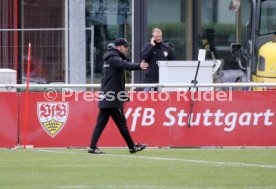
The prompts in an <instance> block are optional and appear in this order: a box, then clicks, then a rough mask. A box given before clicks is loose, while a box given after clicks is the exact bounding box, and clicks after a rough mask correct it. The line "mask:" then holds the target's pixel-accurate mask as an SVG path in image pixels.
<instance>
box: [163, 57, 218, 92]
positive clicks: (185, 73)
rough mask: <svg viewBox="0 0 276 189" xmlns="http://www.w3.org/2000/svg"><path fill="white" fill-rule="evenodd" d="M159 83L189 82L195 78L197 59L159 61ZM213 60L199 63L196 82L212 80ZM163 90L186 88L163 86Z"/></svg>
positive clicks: (209, 81) (210, 81)
mask: <svg viewBox="0 0 276 189" xmlns="http://www.w3.org/2000/svg"><path fill="white" fill-rule="evenodd" d="M158 65H159V83H160V84H171V83H175V84H180V83H182V84H183V83H191V82H192V80H194V78H195V74H196V69H197V66H198V61H159V62H158ZM213 65H214V62H213V61H204V62H201V63H200V67H199V70H198V75H197V81H198V83H212V82H213V75H212V74H213ZM162 90H163V91H176V90H188V89H187V88H181V89H177V88H163V89H162ZM199 90H210V88H199Z"/></svg>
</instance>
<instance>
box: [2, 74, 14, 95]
mask: <svg viewBox="0 0 276 189" xmlns="http://www.w3.org/2000/svg"><path fill="white" fill-rule="evenodd" d="M0 84H16V71H15V70H12V69H0ZM0 92H16V88H13V89H7V88H0Z"/></svg>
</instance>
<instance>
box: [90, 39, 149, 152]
mask: <svg viewBox="0 0 276 189" xmlns="http://www.w3.org/2000/svg"><path fill="white" fill-rule="evenodd" d="M128 47H129V44H128V42H127V40H126V39H124V38H118V39H116V40H115V42H114V44H111V45H109V46H108V51H107V53H106V54H105V55H104V64H103V72H102V82H101V91H100V95H99V104H98V105H99V108H100V110H99V114H98V118H97V123H96V126H95V128H94V131H93V134H92V138H91V143H90V147H89V149H88V153H92V154H103V152H102V151H101V150H99V148H98V147H97V143H98V140H99V138H100V136H101V134H102V132H103V130H104V128H105V126H106V124H107V122H108V119H109V117H110V116H111V117H112V119H113V120H114V122H115V123H116V125H117V127H118V129H119V130H120V133H121V135H122V136H123V138H124V140H125V141H126V143H127V145H128V148H129V152H130V153H136V152H138V151H141V150H143V149H145V148H146V147H147V146H146V145H145V144H134V142H133V140H132V137H131V135H130V133H129V130H128V128H127V123H126V117H125V115H124V110H123V108H124V101H126V100H128V96H127V92H126V91H125V73H124V70H145V69H147V68H148V64H147V63H145V62H143V61H142V62H141V63H138V64H137V63H130V62H128V61H127V58H126V54H127V52H128Z"/></svg>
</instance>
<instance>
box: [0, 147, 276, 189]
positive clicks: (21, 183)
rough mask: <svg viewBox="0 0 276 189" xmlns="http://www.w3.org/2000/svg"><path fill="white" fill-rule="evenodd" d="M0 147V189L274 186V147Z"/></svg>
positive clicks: (158, 188)
mask: <svg viewBox="0 0 276 189" xmlns="http://www.w3.org/2000/svg"><path fill="white" fill-rule="evenodd" d="M102 150H103V151H104V152H106V153H107V154H105V155H94V154H88V153H87V150H85V149H33V150H22V149H21V150H20V149H19V150H7V149H0V188H1V189H17V188H18V189H38V188H42V189H43V188H51V189H52V188H53V189H54V188H61V189H62V188H74V189H78V188H93V189H94V188H95V189H97V188H99V189H108V188H110V189H117V188H118V189H140V188H141V189H151V188H152V189H167V188H168V189H181V188H183V189H186V188H192V189H207V188H208V189H210V188H215V189H218V188H243V189H245V188H248V189H261V188H264V189H271V188H276V149H146V150H145V151H143V152H139V153H137V154H129V153H128V150H127V149H126V148H122V149H114V148H113V149H111V148H106V149H105V148H103V149H102Z"/></svg>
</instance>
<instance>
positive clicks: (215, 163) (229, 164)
mask: <svg viewBox="0 0 276 189" xmlns="http://www.w3.org/2000/svg"><path fill="white" fill-rule="evenodd" d="M38 151H41V152H49V153H62V154H65V153H70V154H80V153H75V152H60V151H55V150H42V149H39V150H38ZM91 155H92V154H91ZM96 156H99V155H96ZM100 156H112V157H123V158H135V159H149V160H161V161H178V162H190V163H195V164H209V165H215V166H230V167H231V166H232V167H259V168H268V169H276V165H262V164H252V163H241V162H220V161H207V160H193V159H178V158H163V157H152V156H135V155H116V154H101V155H100Z"/></svg>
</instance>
